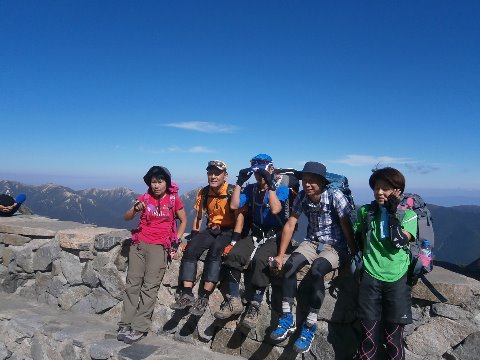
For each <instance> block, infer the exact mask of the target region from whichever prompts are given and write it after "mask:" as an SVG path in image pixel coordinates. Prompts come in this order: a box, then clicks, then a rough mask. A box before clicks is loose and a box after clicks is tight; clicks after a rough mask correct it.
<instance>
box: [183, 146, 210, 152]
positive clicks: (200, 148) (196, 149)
mask: <svg viewBox="0 0 480 360" xmlns="http://www.w3.org/2000/svg"><path fill="white" fill-rule="evenodd" d="M187 152H190V153H211V152H213V151H212V150H210V149H209V148H207V147H206V146H193V147H191V148H190V149H188V150H187Z"/></svg>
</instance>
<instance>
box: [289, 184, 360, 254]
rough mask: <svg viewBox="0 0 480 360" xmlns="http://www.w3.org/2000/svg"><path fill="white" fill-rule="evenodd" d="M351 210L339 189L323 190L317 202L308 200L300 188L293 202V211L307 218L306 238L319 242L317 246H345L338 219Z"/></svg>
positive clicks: (347, 214)
mask: <svg viewBox="0 0 480 360" xmlns="http://www.w3.org/2000/svg"><path fill="white" fill-rule="evenodd" d="M351 210H352V209H351V206H350V204H349V203H348V201H347V198H346V197H345V195H343V193H342V192H341V191H340V190H327V189H326V190H324V191H323V192H322V194H321V195H320V201H319V202H318V203H314V202H313V201H312V200H310V198H309V197H308V196H307V195H305V192H304V191H303V190H302V191H301V192H300V193H299V194H298V196H297V197H296V198H295V201H294V203H293V213H295V214H297V215H298V216H300V215H301V214H302V213H304V214H305V215H306V216H307V218H308V227H307V238H306V240H309V241H314V242H319V247H321V245H322V244H329V245H332V246H337V247H340V248H346V247H347V241H346V239H345V236H344V235H343V231H342V227H341V225H340V221H339V220H340V218H342V217H347V216H349V214H350V211H351Z"/></svg>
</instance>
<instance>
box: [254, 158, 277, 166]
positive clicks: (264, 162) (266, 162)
mask: <svg viewBox="0 0 480 360" xmlns="http://www.w3.org/2000/svg"><path fill="white" fill-rule="evenodd" d="M271 163H272V162H271V161H270V160H263V159H252V160H250V164H252V165H267V164H271Z"/></svg>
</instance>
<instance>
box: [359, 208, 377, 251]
mask: <svg viewBox="0 0 480 360" xmlns="http://www.w3.org/2000/svg"><path fill="white" fill-rule="evenodd" d="M377 207H378V205H377V206H376V203H375V202H374V201H372V202H371V203H370V204H368V205H367V208H368V209H367V218H366V219H365V223H364V224H363V227H364V229H365V237H364V239H365V246H364V252H365V253H366V254H370V242H371V239H372V231H373V226H372V223H373V220H374V219H375V212H376V210H377Z"/></svg>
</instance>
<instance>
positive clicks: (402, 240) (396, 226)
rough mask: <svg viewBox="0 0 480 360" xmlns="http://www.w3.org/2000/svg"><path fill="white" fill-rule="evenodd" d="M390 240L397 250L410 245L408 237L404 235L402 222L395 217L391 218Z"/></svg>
mask: <svg viewBox="0 0 480 360" xmlns="http://www.w3.org/2000/svg"><path fill="white" fill-rule="evenodd" d="M390 240H391V242H392V245H393V246H394V247H395V248H397V249H401V248H403V247H404V246H407V245H408V237H407V235H405V234H404V233H403V231H402V225H400V221H399V220H398V219H397V218H396V217H393V216H391V217H390Z"/></svg>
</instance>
